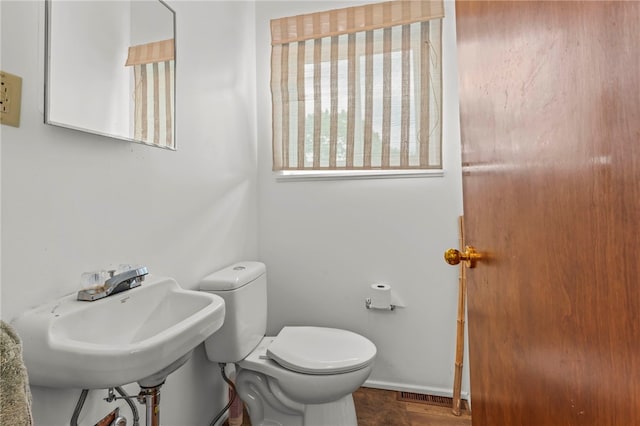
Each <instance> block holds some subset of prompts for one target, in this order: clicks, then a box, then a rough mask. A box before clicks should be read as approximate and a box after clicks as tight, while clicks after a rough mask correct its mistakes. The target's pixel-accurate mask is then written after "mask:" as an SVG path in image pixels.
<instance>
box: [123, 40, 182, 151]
mask: <svg viewBox="0 0 640 426" xmlns="http://www.w3.org/2000/svg"><path fill="white" fill-rule="evenodd" d="M174 55H175V53H174V41H173V39H170V40H162V41H158V42H153V43H147V44H142V45H138V46H132V47H130V48H129V55H128V57H127V62H126V65H127V66H133V71H134V84H135V92H134V96H135V111H134V138H135V139H136V140H139V141H142V142H145V143H148V144H153V145H158V146H162V147H165V148H172V149H173V148H175V144H174V139H173V135H174V115H173V105H174V93H175V87H174V81H175V79H174V76H175V60H174Z"/></svg>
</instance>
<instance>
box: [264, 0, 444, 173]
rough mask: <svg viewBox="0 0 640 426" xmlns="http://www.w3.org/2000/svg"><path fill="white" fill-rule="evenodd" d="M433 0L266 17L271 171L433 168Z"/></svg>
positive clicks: (436, 91)
mask: <svg viewBox="0 0 640 426" xmlns="http://www.w3.org/2000/svg"><path fill="white" fill-rule="evenodd" d="M443 16H444V10H443V3H442V1H441V0H438V1H401V0H399V1H390V2H383V3H375V4H370V5H364V6H356V7H350V8H345V9H337V10H330V11H327V12H320V13H313V14H307V15H299V16H294V17H286V18H282V19H276V20H273V21H271V39H272V51H271V91H272V100H273V110H272V114H273V169H274V170H338V169H344V170H371V169H441V168H442V155H441V139H442V126H441V121H442V120H441V118H442V84H441V80H442V71H441V60H440V59H441V33H442V30H441V19H440V18H442V17H443Z"/></svg>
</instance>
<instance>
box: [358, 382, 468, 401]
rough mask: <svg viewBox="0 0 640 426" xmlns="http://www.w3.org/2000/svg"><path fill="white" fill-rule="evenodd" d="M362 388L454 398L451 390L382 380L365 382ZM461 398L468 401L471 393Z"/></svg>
mask: <svg viewBox="0 0 640 426" xmlns="http://www.w3.org/2000/svg"><path fill="white" fill-rule="evenodd" d="M362 386H364V387H367V388H375V389H385V390H392V391H400V392H414V393H421V394H425V395H434V396H447V397H449V398H451V397H453V389H449V388H437V387H432V386H417V385H407V384H404V383H394V382H385V381H382V380H367V381H366V382H364V384H363V385H362ZM460 397H461V398H462V399H466V400H467V401H468V400H469V392H460Z"/></svg>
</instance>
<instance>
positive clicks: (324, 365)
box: [200, 262, 376, 426]
mask: <svg viewBox="0 0 640 426" xmlns="http://www.w3.org/2000/svg"><path fill="white" fill-rule="evenodd" d="M200 289H201V290H202V291H209V292H212V293H215V294H217V295H219V296H221V297H222V298H223V299H224V301H225V303H226V316H225V319H224V324H223V325H222V328H220V330H218V331H217V332H216V333H214V334H213V335H212V336H211V337H209V338H208V339H207V340H205V348H206V352H207V357H208V358H209V360H211V361H213V362H218V363H221V362H224V363H228V362H231V363H235V364H236V368H237V374H236V388H237V390H238V394H239V396H240V398H241V399H242V400H243V401H244V403H245V404H246V406H247V409H248V411H249V416H250V418H251V424H252V425H253V426H262V425H265V426H266V425H269V426H278V425H281V426H356V425H357V424H358V423H357V420H356V412H355V408H354V405H353V398H352V396H351V394H352V393H353V392H354V391H355V390H356V389H358V388H359V387H360V386H361V385H362V384H363V383H364V381H365V380H366V379H367V377H369V374H370V373H371V369H372V368H373V361H374V359H375V356H376V347H375V345H374V344H373V343H372V342H371V341H370V340H368V339H366V338H365V337H363V336H360V335H359V334H356V333H352V332H350V331H346V330H340V329H335V328H325V327H284V328H283V329H282V330H281V331H280V333H278V335H277V336H274V337H265V335H264V334H265V331H266V326H267V275H266V268H265V265H264V264H263V263H259V262H239V263H237V264H235V265H231V266H229V267H227V268H225V269H223V270H221V271H218V272H214V273H213V274H211V275H208V276H207V277H205V278H204V279H203V280H202V283H201V285H200Z"/></svg>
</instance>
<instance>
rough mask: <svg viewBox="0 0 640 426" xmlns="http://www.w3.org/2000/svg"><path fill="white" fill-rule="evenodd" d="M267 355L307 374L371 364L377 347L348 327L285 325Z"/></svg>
mask: <svg viewBox="0 0 640 426" xmlns="http://www.w3.org/2000/svg"><path fill="white" fill-rule="evenodd" d="M266 355H267V357H268V358H269V359H272V360H273V361H275V362H277V363H278V364H280V365H281V366H282V367H284V368H286V369H289V370H291V371H295V372H298V373H304V374H317V375H327V374H340V373H348V372H351V371H356V370H359V369H361V368H364V367H366V366H367V365H369V364H370V363H371V362H372V361H373V359H374V357H375V355H376V347H375V345H374V344H373V343H371V341H370V340H369V339H367V338H365V337H363V336H360V335H359V334H356V333H353V332H351V331H347V330H340V329H336V328H326V327H284V328H283V329H282V330H281V331H280V333H278V335H277V336H276V337H275V338H274V339H273V341H272V342H271V343H270V344H269V346H268V348H267V354H266Z"/></svg>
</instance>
